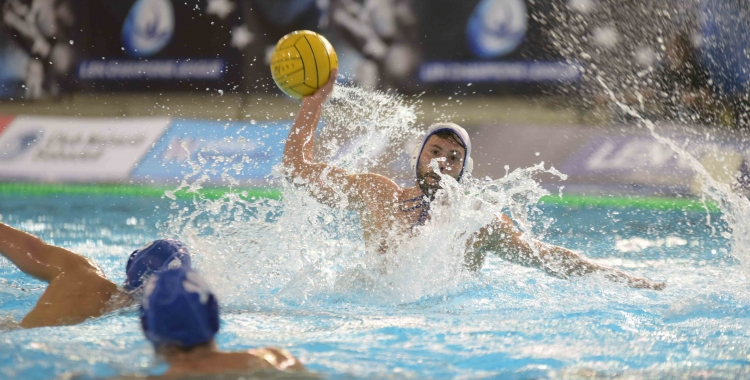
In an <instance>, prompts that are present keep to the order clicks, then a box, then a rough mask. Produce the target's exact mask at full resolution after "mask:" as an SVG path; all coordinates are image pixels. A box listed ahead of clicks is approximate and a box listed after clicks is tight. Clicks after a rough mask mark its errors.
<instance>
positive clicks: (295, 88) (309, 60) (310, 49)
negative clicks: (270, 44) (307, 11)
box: [271, 30, 339, 99]
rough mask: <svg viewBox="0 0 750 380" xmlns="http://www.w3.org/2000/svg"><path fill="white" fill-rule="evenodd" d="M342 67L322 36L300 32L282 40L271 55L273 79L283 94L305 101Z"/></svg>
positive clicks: (288, 35) (307, 31)
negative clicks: (334, 70)
mask: <svg viewBox="0 0 750 380" xmlns="http://www.w3.org/2000/svg"><path fill="white" fill-rule="evenodd" d="M338 67H339V59H338V57H336V52H335V51H334V50H333V46H331V43H330V42H328V40H326V39H325V38H324V37H323V36H321V35H320V34H318V33H315V32H311V31H309V30H298V31H296V32H292V33H289V34H287V35H286V36H284V37H281V39H280V40H279V42H278V43H277V44H276V49H275V50H274V52H273V54H272V55H271V76H272V77H273V81H274V82H276V85H277V86H279V88H280V89H281V91H284V92H285V93H286V94H287V95H289V96H291V97H293V98H297V99H302V98H303V97H305V96H307V95H312V94H313V93H315V91H316V90H317V89H318V88H320V87H322V86H323V85H324V84H326V82H328V77H329V76H330V75H331V70H333V69H335V68H338Z"/></svg>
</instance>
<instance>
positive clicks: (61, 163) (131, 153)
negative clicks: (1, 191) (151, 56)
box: [0, 116, 169, 182]
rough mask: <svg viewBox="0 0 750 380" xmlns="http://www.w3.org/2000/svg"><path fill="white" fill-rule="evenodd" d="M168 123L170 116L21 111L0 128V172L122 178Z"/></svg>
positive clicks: (61, 178) (40, 177)
mask: <svg viewBox="0 0 750 380" xmlns="http://www.w3.org/2000/svg"><path fill="white" fill-rule="evenodd" d="M168 125H169V119H168V118H129V119H125V120H117V119H94V118H91V119H89V118H54V117H33V116H17V117H16V118H15V119H14V120H13V121H12V122H11V123H10V125H8V127H6V129H5V131H3V132H2V134H0V178H2V179H22V180H30V181H47V182H83V181H87V182H111V181H122V180H125V179H126V178H127V176H128V174H130V172H131V170H132V169H133V167H134V166H135V165H136V163H138V161H140V159H141V157H142V156H143V155H144V154H145V153H146V152H147V151H148V150H149V149H150V148H151V145H152V144H153V143H154V142H155V141H156V140H157V139H158V138H159V136H161V135H162V133H163V132H164V130H165V129H166V127H167V126H168Z"/></svg>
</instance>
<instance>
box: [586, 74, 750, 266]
mask: <svg viewBox="0 0 750 380" xmlns="http://www.w3.org/2000/svg"><path fill="white" fill-rule="evenodd" d="M599 81H600V84H601V86H602V87H603V88H604V89H605V90H606V91H607V94H608V96H609V97H610V99H611V100H612V101H613V102H615V104H617V106H618V107H620V108H621V109H622V111H623V112H626V113H627V114H628V115H630V116H631V117H633V118H635V119H636V120H638V121H639V123H640V124H641V125H643V126H645V127H646V128H647V129H648V131H649V133H650V134H651V136H652V137H653V138H654V139H655V140H656V141H658V142H659V143H661V144H664V145H666V146H668V147H670V148H671V149H672V150H673V151H674V152H675V153H677V155H679V157H680V158H682V159H683V160H685V161H686V162H687V163H688V165H689V166H690V168H692V169H693V170H694V171H695V172H696V173H697V174H698V176H699V177H700V179H701V181H700V183H701V191H702V192H703V194H704V196H705V195H708V196H709V197H710V198H711V199H713V200H714V201H716V203H717V204H718V206H719V208H720V209H721V211H722V214H721V217H722V218H723V219H724V220H725V221H726V223H727V225H728V227H729V230H730V231H731V232H732V234H731V242H732V243H731V246H732V254H733V255H734V256H735V257H737V258H738V259H740V262H741V263H742V267H743V270H744V272H745V275H747V276H750V254H749V253H748V250H749V249H750V226H748V224H747V223H746V221H748V220H750V201H748V199H747V198H746V197H744V196H742V195H739V194H737V193H735V192H733V191H732V189H731V187H730V185H729V184H726V183H723V182H719V181H717V180H715V179H714V178H713V177H712V176H711V174H710V173H709V172H708V171H707V170H706V168H705V167H703V165H701V163H700V162H699V161H698V160H697V159H696V158H695V157H693V156H692V155H691V154H690V153H688V152H687V151H686V150H685V149H683V148H682V147H680V146H679V145H678V144H676V143H675V142H674V141H672V140H670V139H669V138H666V137H664V136H661V135H660V134H659V133H658V132H657V131H656V125H655V124H654V123H653V122H652V121H651V120H648V119H646V118H644V117H642V116H641V115H640V114H639V113H638V112H637V111H635V110H634V109H633V108H631V107H629V106H628V105H626V104H624V103H622V102H620V101H619V100H618V99H617V97H616V96H615V94H614V92H612V91H611V90H610V89H609V87H608V86H607V84H606V83H605V82H604V81H603V80H602V79H601V78H600V79H599ZM704 201H705V200H704ZM708 218H709V219H708V223H710V214H709V216H708Z"/></svg>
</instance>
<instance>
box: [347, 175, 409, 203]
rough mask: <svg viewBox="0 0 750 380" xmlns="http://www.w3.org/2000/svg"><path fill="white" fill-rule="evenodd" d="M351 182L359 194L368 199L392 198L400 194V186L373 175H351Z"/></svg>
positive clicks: (387, 179) (390, 180) (386, 178)
mask: <svg viewBox="0 0 750 380" xmlns="http://www.w3.org/2000/svg"><path fill="white" fill-rule="evenodd" d="M351 177H352V179H353V182H354V184H355V186H356V187H357V189H358V190H359V192H360V193H362V194H365V195H367V196H368V197H378V198H389V199H390V198H393V197H394V195H397V194H398V193H399V192H401V190H402V188H401V186H399V185H397V184H396V182H393V180H392V179H390V178H388V177H386V176H383V175H380V174H374V173H363V174H352V175H351Z"/></svg>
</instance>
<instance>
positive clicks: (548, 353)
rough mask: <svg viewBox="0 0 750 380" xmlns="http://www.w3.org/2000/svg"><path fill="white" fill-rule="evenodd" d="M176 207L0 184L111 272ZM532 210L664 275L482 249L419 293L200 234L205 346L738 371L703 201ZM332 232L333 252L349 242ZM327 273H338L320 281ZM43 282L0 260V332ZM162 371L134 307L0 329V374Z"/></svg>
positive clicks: (427, 368) (730, 295)
mask: <svg viewBox="0 0 750 380" xmlns="http://www.w3.org/2000/svg"><path fill="white" fill-rule="evenodd" d="M191 207H193V206H192V205H191V202H188V201H183V203H179V201H172V200H170V199H166V198H163V199H158V198H147V197H144V198H139V197H122V198H120V197H110V196H93V197H91V196H83V195H82V196H67V195H66V196H47V197H22V196H0V215H1V218H2V219H1V221H2V222H4V223H8V224H10V225H12V226H14V227H18V228H21V229H23V230H26V231H28V232H31V233H33V234H36V235H38V236H40V237H41V238H43V239H44V240H45V241H47V242H49V243H52V244H56V245H60V246H63V247H66V248H69V249H71V250H73V251H75V252H79V253H81V254H83V255H84V256H86V257H89V258H91V259H93V260H94V261H95V262H97V263H98V264H99V265H101V267H102V269H103V270H104V272H105V273H106V275H107V277H109V278H110V279H112V280H114V281H115V282H117V283H120V282H121V281H122V280H123V278H124V273H123V272H124V266H125V260H126V258H127V255H128V254H129V253H130V252H132V251H133V250H134V249H136V248H138V247H139V246H140V245H142V244H143V243H145V242H147V241H150V240H153V239H155V238H159V237H162V236H163V234H164V233H165V231H170V230H169V229H168V226H166V224H165V223H166V222H167V219H168V218H170V217H173V216H174V215H175V214H176V213H177V212H178V211H180V210H182V211H183V212H190V210H191ZM215 211H216V213H217V214H218V213H220V212H221V210H215ZM539 211H540V212H539V213H537V216H536V218H537V219H536V220H535V225H544V226H546V227H545V228H544V232H543V234H542V237H543V238H544V240H546V241H548V242H551V243H555V244H559V245H563V246H566V247H569V248H572V249H576V250H579V251H581V252H583V253H585V254H586V255H587V256H589V257H592V258H594V259H596V260H598V261H599V262H601V263H604V264H608V265H612V266H615V267H617V268H620V269H622V270H625V271H628V272H632V273H634V274H638V275H642V276H646V277H648V278H651V279H653V280H660V281H666V282H667V288H666V289H665V290H664V291H661V292H655V291H646V290H635V289H629V288H626V287H623V286H622V285H619V284H614V283H611V282H609V281H607V280H605V279H603V278H600V277H595V276H594V277H582V278H574V279H571V280H563V279H557V278H553V277H550V276H548V275H546V274H544V273H543V272H542V271H540V270H536V269H529V268H524V267H520V266H518V265H514V264H510V263H506V262H503V261H502V260H500V259H497V258H494V257H490V258H489V259H488V261H487V263H486V265H485V266H484V268H483V270H482V271H481V272H480V273H478V274H477V275H474V276H470V277H467V278H464V279H462V280H461V281H458V282H456V283H451V284H449V285H446V286H444V287H441V288H436V290H435V289H433V290H434V291H431V290H430V289H426V290H425V289H418V288H417V287H416V286H414V285H413V284H411V283H409V284H407V285H404V286H401V287H400V288H399V290H398V293H399V294H398V295H397V296H394V295H393V294H390V295H388V294H386V295H384V294H385V293H383V292H376V291H370V290H368V289H374V288H383V287H384V286H387V285H388V284H375V285H373V286H370V285H371V284H369V285H368V284H367V283H366V282H367V281H372V280H371V279H370V280H366V279H364V280H363V279H361V278H359V277H358V275H357V272H356V270H350V269H347V268H341V267H339V266H336V265H333V264H335V263H336V262H343V261H336V260H333V261H326V260H324V259H316V260H312V261H311V262H308V263H303V264H297V263H293V262H292V260H290V259H289V258H288V257H287V256H285V255H284V254H283V253H281V252H280V253H279V256H278V261H277V262H271V261H272V260H271V261H269V258H268V257H267V256H263V257H255V256H253V248H252V247H253V244H255V243H253V241H252V239H249V240H247V241H248V243H247V244H242V246H234V247H232V246H230V247H227V246H223V247H216V252H206V251H208V250H209V249H207V247H210V246H211V245H210V244H209V243H210V242H206V244H205V245H199V248H197V249H196V248H195V247H193V246H190V248H191V249H192V250H193V254H194V255H196V256H197V260H195V262H196V268H197V269H198V270H199V271H201V272H202V273H203V274H204V276H205V277H206V278H207V280H208V281H209V282H210V283H211V284H214V288H215V290H216V291H217V294H218V295H219V300H220V302H221V303H222V329H221V332H220V333H219V335H218V345H219V347H220V348H222V349H225V350H244V349H248V348H252V347H258V346H266V345H272V346H280V347H285V348H288V349H289V350H290V351H291V352H292V353H293V354H295V355H296V356H298V357H299V358H300V359H301V360H302V361H303V362H304V363H305V364H306V365H307V367H308V368H309V369H311V370H313V371H315V372H318V373H320V374H323V375H324V376H325V377H328V378H493V377H497V378H510V379H513V378H597V377H605V378H606V377H617V376H623V377H627V378H641V377H646V378H654V377H656V378H683V377H701V378H702V377H711V378H737V377H747V376H750V370H748V368H749V366H748V364H750V363H749V361H750V336H749V332H750V297H749V294H750V293H749V291H750V287H748V285H747V279H746V277H745V275H744V273H743V272H742V270H741V266H740V259H741V257H740V258H738V257H736V256H737V255H742V254H743V253H742V252H737V250H736V249H735V252H730V247H729V241H728V240H727V238H726V236H727V227H726V225H724V224H723V223H722V222H721V221H720V220H719V217H718V214H715V213H714V214H710V216H711V222H710V223H708V222H707V217H708V214H706V213H705V212H700V211H681V210H673V211H658V210H648V209H637V208H575V209H570V208H565V207H562V206H544V205H542V206H540V207H539ZM233 212H236V209H235V210H233ZM279 214H283V211H279ZM233 217H234V218H235V219H237V220H241V219H242V218H243V217H246V214H241V213H235V214H233ZM208 219H210V218H209V217H206V220H208ZM266 219H267V221H268V224H267V225H264V226H263V227H262V228H259V229H258V231H259V232H257V233H259V234H263V235H264V236H261V238H262V239H265V240H275V241H278V242H280V243H279V244H282V243H283V242H284V241H285V237H284V234H288V233H291V232H293V231H290V228H289V227H288V226H282V227H283V228H282V230H281V231H279V230H274V228H275V227H274V225H275V224H278V223H280V224H282V225H283V223H284V221H283V215H268V216H266ZM250 230H251V229H249V228H244V227H242V226H238V227H237V228H236V229H232V228H229V229H227V231H224V232H222V233H224V234H227V235H231V234H242V233H244V234H248V233H251V232H252V231H250ZM201 231H203V233H205V230H201ZM216 233H218V232H216ZM326 233H329V232H326ZM199 235H200V234H196V235H195V236H192V237H190V239H188V240H189V241H193V242H197V241H200V240H196V239H199V238H200V236H199ZM177 237H178V238H182V237H180V236H177ZM271 238H272V239H271ZM326 244H329V242H326ZM331 244H332V245H331V247H332V248H331V251H337V252H338V251H341V252H344V254H346V252H348V251H346V249H343V250H342V248H341V247H339V246H336V245H335V244H333V243H331ZM199 250H202V252H198V251H199ZM358 259H359V258H358V257H356V255H353V256H352V257H348V258H347V257H344V258H339V259H337V260H349V261H356V260H358ZM222 265H223V266H222ZM425 265H426V266H428V264H425ZM352 267H354V268H356V267H357V264H356V263H354V264H352ZM280 268H281V269H280ZM243 273H244V275H243ZM295 273H297V274H300V273H301V275H297V274H295ZM261 276H265V277H264V279H259V278H256V277H261ZM274 276H275V277H274ZM332 276H333V277H334V278H336V281H334V282H335V286H333V287H326V286H321V285H320V284H319V283H324V282H327V281H329V279H330V278H332ZM279 278H284V279H283V281H282V280H279ZM300 279H304V281H302V280H300ZM358 281H359V282H364V283H365V284H362V283H359V284H357V282H358ZM234 284H237V286H236V287H234ZM352 284H354V285H352ZM253 286H257V287H258V288H259V289H254V288H253ZM42 290H43V284H42V283H40V282H38V281H35V280H33V279H32V278H30V277H29V276H26V275H24V274H22V273H21V272H19V271H18V270H17V269H15V267H14V266H13V265H12V264H10V262H8V261H7V260H5V259H2V260H0V313H1V314H2V318H3V324H4V325H5V326H6V329H7V326H8V325H10V321H11V320H18V319H20V318H21V317H22V316H23V315H24V314H25V313H26V312H27V311H28V310H29V309H30V308H31V307H32V306H33V304H34V303H35V302H36V300H37V298H38V297H39V295H40V294H41V292H42ZM376 293H377V294H376ZM164 368H165V367H164V366H163V365H162V364H160V363H159V362H157V361H156V360H155V359H153V355H152V350H151V347H150V345H149V344H148V343H147V342H146V340H145V339H144V338H143V337H142V334H141V331H140V326H139V323H138V320H137V317H136V311H135V309H130V310H125V311H122V312H119V313H115V314H111V315H106V316H104V317H101V318H98V319H94V320H90V321H87V322H86V323H83V324H80V325H77V326H69V327H54V328H38V329H31V330H8V331H2V332H0V377H2V378H19V379H21V378H22V379H51V378H56V377H60V376H72V377H73V378H82V379H88V378H100V377H108V376H115V375H127V374H134V375H145V374H158V373H160V371H163V370H164Z"/></svg>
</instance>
